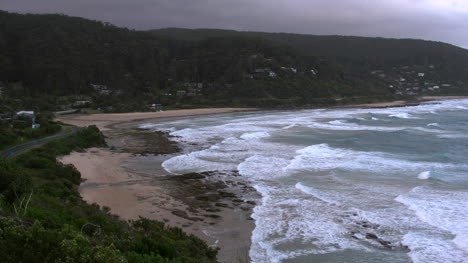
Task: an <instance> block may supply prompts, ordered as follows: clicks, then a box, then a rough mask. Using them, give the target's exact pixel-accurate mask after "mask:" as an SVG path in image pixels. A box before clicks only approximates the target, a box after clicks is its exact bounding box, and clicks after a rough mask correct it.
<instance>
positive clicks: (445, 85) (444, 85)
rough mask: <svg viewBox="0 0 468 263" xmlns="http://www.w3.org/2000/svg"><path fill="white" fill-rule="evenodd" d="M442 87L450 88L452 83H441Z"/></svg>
mask: <svg viewBox="0 0 468 263" xmlns="http://www.w3.org/2000/svg"><path fill="white" fill-rule="evenodd" d="M442 87H443V88H450V87H452V85H451V84H442Z"/></svg>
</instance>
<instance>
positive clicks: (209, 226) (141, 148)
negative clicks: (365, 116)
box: [58, 96, 467, 262]
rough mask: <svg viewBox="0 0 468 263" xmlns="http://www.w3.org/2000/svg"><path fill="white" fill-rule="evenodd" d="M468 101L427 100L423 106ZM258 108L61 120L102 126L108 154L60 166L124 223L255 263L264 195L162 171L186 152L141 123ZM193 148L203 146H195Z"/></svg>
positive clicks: (88, 197)
mask: <svg viewBox="0 0 468 263" xmlns="http://www.w3.org/2000/svg"><path fill="white" fill-rule="evenodd" d="M462 98H467V97H460V96H456V97H454V96H443V97H421V98H419V100H418V101H416V103H417V102H424V101H430V100H445V99H462ZM409 105H415V102H414V101H413V102H407V101H393V102H385V103H372V104H360V105H350V106H344V107H342V108H348V107H352V108H387V107H402V106H409ZM255 110H258V109H253V108H247V109H237V108H234V109H233V108H227V109H193V110H175V111H164V112H149V113H122V114H93V115H66V116H61V117H59V118H58V120H59V121H62V122H64V123H67V124H72V125H76V126H88V125H97V126H98V127H99V129H100V130H101V131H103V133H104V135H105V136H106V137H107V138H106V141H107V143H108V146H109V147H108V148H99V149H98V148H93V149H88V150H87V151H86V152H74V153H72V154H70V155H68V156H64V157H63V158H62V159H61V161H62V162H63V163H66V164H73V165H74V166H75V167H76V168H77V169H78V170H79V171H80V173H81V175H82V178H83V179H84V182H83V183H82V184H81V186H80V193H81V196H82V197H83V199H84V200H85V201H87V202H89V203H97V204H99V205H101V206H107V207H109V208H110V209H111V212H112V213H113V214H116V215H118V216H119V217H121V218H123V219H127V220H129V219H136V218H138V217H139V216H142V217H146V218H150V219H155V220H160V221H165V222H166V223H167V224H168V225H170V226H177V227H180V228H182V229H184V231H187V232H189V233H192V234H195V235H197V236H198V237H200V238H202V239H204V240H205V241H207V243H208V244H209V245H211V246H218V247H220V252H219V257H218V258H219V260H220V261H221V262H248V261H249V249H250V245H251V235H252V231H253V230H254V228H255V221H254V220H253V219H252V218H251V215H252V209H253V208H254V207H255V205H256V204H257V203H258V202H259V200H260V198H261V196H260V195H259V193H257V191H256V190H255V189H254V188H252V186H251V185H250V184H249V181H247V179H245V178H243V177H242V176H239V173H238V172H237V171H230V172H226V171H223V172H219V171H210V172H200V173H189V174H184V175H171V174H169V173H168V172H167V171H166V170H165V169H164V168H162V166H161V164H162V163H163V162H164V161H165V160H168V159H170V158H172V157H174V156H177V155H180V154H181V153H184V149H183V148H181V145H180V144H178V143H176V142H174V141H173V140H171V136H170V135H169V133H166V132H162V131H159V132H148V131H147V130H145V129H140V128H138V127H139V125H140V124H142V123H148V122H151V123H157V122H165V121H172V120H177V119H187V118H191V117H200V116H203V115H210V114H222V113H233V112H242V111H244V112H247V111H255ZM193 147H195V148H196V147H197V146H196V145H194V146H193Z"/></svg>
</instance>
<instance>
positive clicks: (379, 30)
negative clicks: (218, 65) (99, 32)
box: [0, 0, 468, 47]
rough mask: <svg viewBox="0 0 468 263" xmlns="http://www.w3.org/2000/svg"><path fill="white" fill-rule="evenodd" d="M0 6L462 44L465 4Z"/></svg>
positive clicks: (123, 21) (134, 24)
mask: <svg viewBox="0 0 468 263" xmlns="http://www.w3.org/2000/svg"><path fill="white" fill-rule="evenodd" d="M0 9H3V10H7V11H14V12H22V13H25V12H30V13H64V14H69V15H74V16H82V17H87V18H91V19H96V20H103V21H107V22H111V23H114V24H116V25H119V26H125V27H129V28H136V29H153V28H161V27H187V28H225V29H237V30H250V31H267V32H292V33H307V34H326V35H329V34H340V35H361V36H382V37H398V38H422V39H429V40H437V41H444V42H449V43H452V44H456V45H459V46H463V47H468V4H465V1H461V0H380V1H375V0H80V1H76V0H74V1H72V0H40V1H36V0H0Z"/></svg>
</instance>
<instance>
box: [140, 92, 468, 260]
mask: <svg viewBox="0 0 468 263" xmlns="http://www.w3.org/2000/svg"><path fill="white" fill-rule="evenodd" d="M141 127H143V128H146V129H152V130H155V131H156V130H162V131H168V132H169V133H170V134H171V135H173V136H175V137H174V138H175V139H176V140H178V141H179V142H180V143H181V144H185V145H186V146H187V147H186V148H185V149H186V150H185V152H183V153H182V154H180V155H178V156H175V157H173V158H170V159H168V160H166V161H165V162H164V163H163V164H162V165H163V167H164V169H166V170H167V171H168V172H170V173H174V174H183V173H188V172H205V171H222V170H228V171H232V170H237V171H239V173H240V174H241V175H242V176H243V177H245V178H246V179H248V180H249V181H251V182H252V185H254V187H255V189H256V190H257V191H258V192H259V193H260V194H261V196H262V198H261V200H259V202H258V204H257V206H256V207H255V208H254V211H253V215H252V217H253V218H254V219H255V223H256V227H255V230H254V231H253V234H252V246H251V250H250V257H251V259H252V262H257V263H263V262H287V263H298V262H416V263H419V262H434V263H437V262H444V263H447V262H468V159H467V157H468V140H467V139H468V100H466V99H461V100H445V101H435V102H428V103H424V104H422V105H419V106H412V107H400V108H386V109H314V110H301V111H264V112H251V113H234V114H223V115H212V116H207V117H199V118H192V119H182V120H175V121H168V122H163V123H146V124H144V125H142V126H141ZM193 145H196V146H193Z"/></svg>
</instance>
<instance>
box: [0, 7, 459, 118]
mask: <svg viewBox="0 0 468 263" xmlns="http://www.w3.org/2000/svg"><path fill="white" fill-rule="evenodd" d="M466 72H468V51H467V50H464V49H461V48H458V47H455V46H451V45H448V44H444V43H437V42H430V41H422V40H396V39H383V38H362V37H340V36H310V35H295V34H272V33H256V32H236V31H227V30H186V29H162V30H153V31H135V30H128V29H125V28H118V27H115V26H113V25H110V24H107V23H103V22H98V21H91V20H87V19H82V18H76V17H69V16H64V15H32V14H28V15H20V14H14V13H7V12H2V11H0V100H2V106H3V109H2V108H0V111H8V110H13V109H20V108H25V107H29V109H31V110H42V111H43V110H67V109H70V108H74V104H76V102H77V101H86V102H89V104H90V106H91V107H94V108H100V109H102V110H107V111H132V110H148V109H150V108H149V107H148V105H151V104H162V105H163V106H165V107H179V108H180V107H201V106H259V107H275V106H286V107H291V106H314V105H323V104H336V103H347V102H366V101H372V100H388V99H394V98H398V97H408V96H409V97H411V96H415V95H421V94H466V93H467V91H468V85H467V84H466V83H468V74H466ZM75 106H76V105H75Z"/></svg>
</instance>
